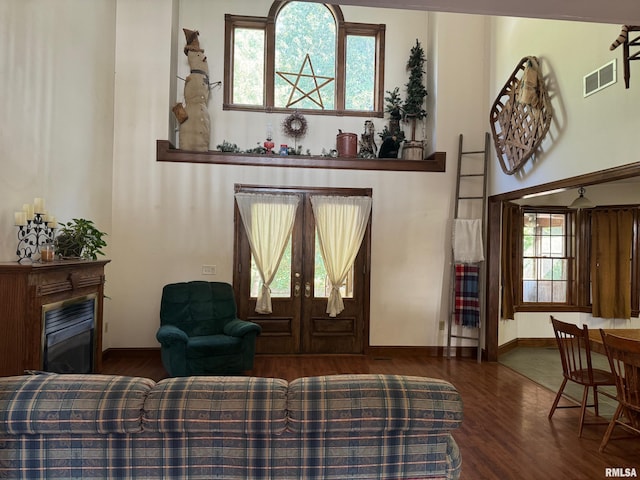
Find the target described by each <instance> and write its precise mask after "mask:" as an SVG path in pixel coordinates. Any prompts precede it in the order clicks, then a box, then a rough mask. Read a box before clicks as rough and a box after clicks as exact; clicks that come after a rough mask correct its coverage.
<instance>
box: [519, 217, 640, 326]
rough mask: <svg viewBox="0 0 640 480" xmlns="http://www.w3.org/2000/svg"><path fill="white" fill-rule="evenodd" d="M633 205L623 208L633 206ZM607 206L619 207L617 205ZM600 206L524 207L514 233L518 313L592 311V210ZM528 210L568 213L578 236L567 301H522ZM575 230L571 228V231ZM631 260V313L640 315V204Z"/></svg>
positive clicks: (634, 228) (634, 225)
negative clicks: (587, 207)
mask: <svg viewBox="0 0 640 480" xmlns="http://www.w3.org/2000/svg"><path fill="white" fill-rule="evenodd" d="M629 207H630V206H629V205H625V206H621V207H620V208H629ZM602 208H603V209H604V208H606V209H612V208H616V206H614V205H610V206H607V207H602ZM597 209H598V207H595V208H593V209H587V210H578V211H576V210H573V209H570V208H568V207H552V206H549V207H544V206H520V215H519V217H518V218H519V219H520V220H519V222H517V223H518V224H517V225H514V226H513V230H512V232H511V234H512V235H515V237H514V238H515V239H516V242H517V248H518V251H517V253H516V255H515V258H514V262H513V265H512V269H513V278H514V282H517V287H516V292H517V297H516V298H515V301H514V312H549V311H556V312H584V313H591V312H592V305H591V297H590V289H591V272H590V264H591V257H590V255H591V254H590V250H591V241H590V238H591V212H592V211H594V210H597ZM526 212H537V213H561V212H562V213H567V214H568V217H567V232H568V233H567V235H569V236H570V235H571V233H573V235H574V236H575V239H574V240H575V245H574V246H573V248H574V251H573V261H572V264H570V266H569V270H570V273H569V274H570V279H571V280H570V281H572V285H571V286H570V288H569V292H568V299H567V303H547V302H536V303H534V302H527V303H524V302H523V300H522V262H523V249H522V238H523V217H524V214H525V213H526ZM569 229H571V231H570V230H569ZM631 252H632V259H631V316H632V317H638V316H639V315H640V207H638V206H636V208H635V210H634V224H633V238H632V248H631Z"/></svg>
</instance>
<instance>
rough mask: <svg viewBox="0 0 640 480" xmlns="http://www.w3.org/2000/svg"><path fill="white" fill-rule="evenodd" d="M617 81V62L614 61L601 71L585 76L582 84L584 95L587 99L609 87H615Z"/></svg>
mask: <svg viewBox="0 0 640 480" xmlns="http://www.w3.org/2000/svg"><path fill="white" fill-rule="evenodd" d="M617 80H618V79H617V73H616V61H615V59H613V60H611V61H610V62H609V63H607V64H605V65H603V66H602V67H600V68H599V69H597V70H594V71H593V72H591V73H589V74H588V75H585V76H584V80H583V82H582V85H583V94H584V96H585V97H588V96H589V95H592V94H594V93H596V92H599V91H600V90H602V89H603V88H606V87H608V86H609V85H613V84H614V83H616V81H617Z"/></svg>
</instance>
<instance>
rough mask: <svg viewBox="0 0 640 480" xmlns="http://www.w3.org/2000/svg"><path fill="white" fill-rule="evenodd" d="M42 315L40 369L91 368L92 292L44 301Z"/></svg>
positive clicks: (85, 370) (67, 370) (79, 370)
mask: <svg viewBox="0 0 640 480" xmlns="http://www.w3.org/2000/svg"><path fill="white" fill-rule="evenodd" d="M42 316H43V322H42V323H43V325H44V330H43V336H42V369H43V370H45V371H47V372H55V373H91V372H93V369H94V358H93V357H94V345H95V343H94V326H95V318H96V295H95V294H92V295H87V296H84V297H78V298H74V299H71V300H65V301H63V302H57V303H52V304H48V305H44V306H43V307H42Z"/></svg>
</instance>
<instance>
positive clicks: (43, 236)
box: [16, 213, 56, 263]
mask: <svg viewBox="0 0 640 480" xmlns="http://www.w3.org/2000/svg"><path fill="white" fill-rule="evenodd" d="M17 227H18V248H16V255H18V262H19V263H22V262H23V261H26V260H29V261H36V260H39V259H40V257H38V258H36V256H37V255H39V254H40V249H41V247H44V246H45V245H50V244H51V243H53V240H54V238H55V230H56V229H55V227H50V226H49V222H48V221H47V220H45V219H44V217H43V214H40V213H36V214H35V215H34V217H33V219H28V220H27V224H26V225H18V226H17Z"/></svg>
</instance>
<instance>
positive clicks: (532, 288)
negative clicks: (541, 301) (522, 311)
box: [522, 281, 538, 302]
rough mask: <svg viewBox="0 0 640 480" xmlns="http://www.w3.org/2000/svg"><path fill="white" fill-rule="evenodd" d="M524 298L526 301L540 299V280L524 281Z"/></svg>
mask: <svg viewBox="0 0 640 480" xmlns="http://www.w3.org/2000/svg"><path fill="white" fill-rule="evenodd" d="M522 300H523V301H524V302H536V301H538V282H535V281H525V282H522Z"/></svg>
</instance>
